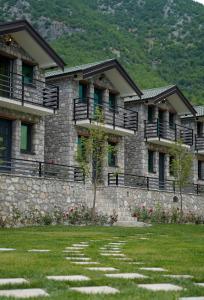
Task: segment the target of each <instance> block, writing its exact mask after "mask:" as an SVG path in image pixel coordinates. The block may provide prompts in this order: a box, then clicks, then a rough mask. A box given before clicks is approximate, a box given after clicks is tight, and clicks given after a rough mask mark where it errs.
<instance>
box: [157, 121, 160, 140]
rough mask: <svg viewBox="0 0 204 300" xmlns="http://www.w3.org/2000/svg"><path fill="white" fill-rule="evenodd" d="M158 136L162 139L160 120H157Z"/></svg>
mask: <svg viewBox="0 0 204 300" xmlns="http://www.w3.org/2000/svg"><path fill="white" fill-rule="evenodd" d="M157 136H158V138H159V139H160V124H159V119H157Z"/></svg>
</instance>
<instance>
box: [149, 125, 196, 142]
mask: <svg viewBox="0 0 204 300" xmlns="http://www.w3.org/2000/svg"><path fill="white" fill-rule="evenodd" d="M144 136H145V138H146V140H148V139H152V138H158V139H164V140H169V141H174V142H176V141H179V140H181V141H183V143H184V144H186V145H188V146H192V145H193V129H191V128H188V127H185V126H182V125H178V124H170V123H169V122H160V121H159V120H157V121H156V122H153V123H148V122H147V121H145V129H144Z"/></svg>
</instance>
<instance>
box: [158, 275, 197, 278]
mask: <svg viewBox="0 0 204 300" xmlns="http://www.w3.org/2000/svg"><path fill="white" fill-rule="evenodd" d="M162 276H163V277H168V278H175V279H189V278H193V276H191V275H162Z"/></svg>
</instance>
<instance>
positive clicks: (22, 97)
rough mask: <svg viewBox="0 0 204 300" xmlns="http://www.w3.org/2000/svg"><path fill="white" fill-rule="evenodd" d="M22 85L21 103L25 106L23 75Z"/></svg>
mask: <svg viewBox="0 0 204 300" xmlns="http://www.w3.org/2000/svg"><path fill="white" fill-rule="evenodd" d="M17 82H18V80H17ZM21 84H22V99H21V100H22V102H21V103H22V106H23V105H24V96H25V95H24V92H25V91H24V76H23V75H22V83H21Z"/></svg>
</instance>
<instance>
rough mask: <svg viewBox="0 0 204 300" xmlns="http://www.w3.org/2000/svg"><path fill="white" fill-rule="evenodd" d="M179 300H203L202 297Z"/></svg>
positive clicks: (180, 299)
mask: <svg viewBox="0 0 204 300" xmlns="http://www.w3.org/2000/svg"><path fill="white" fill-rule="evenodd" d="M179 300H204V296H203V297H184V298H179Z"/></svg>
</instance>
